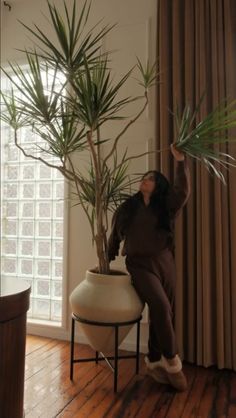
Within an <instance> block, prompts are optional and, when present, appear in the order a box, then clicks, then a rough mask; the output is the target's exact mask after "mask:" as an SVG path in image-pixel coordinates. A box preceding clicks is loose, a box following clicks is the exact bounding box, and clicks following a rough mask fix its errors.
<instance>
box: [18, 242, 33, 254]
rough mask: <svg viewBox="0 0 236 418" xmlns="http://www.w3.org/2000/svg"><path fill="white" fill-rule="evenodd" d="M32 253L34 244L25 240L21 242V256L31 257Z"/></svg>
mask: <svg viewBox="0 0 236 418" xmlns="http://www.w3.org/2000/svg"><path fill="white" fill-rule="evenodd" d="M33 251H34V242H33V241H30V240H27V241H21V255H30V256H33Z"/></svg>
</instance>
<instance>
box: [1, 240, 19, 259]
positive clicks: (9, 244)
mask: <svg viewBox="0 0 236 418" xmlns="http://www.w3.org/2000/svg"><path fill="white" fill-rule="evenodd" d="M16 249H17V241H16V240H14V239H4V240H3V244H2V250H3V254H12V255H16Z"/></svg>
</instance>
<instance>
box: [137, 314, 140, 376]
mask: <svg viewBox="0 0 236 418" xmlns="http://www.w3.org/2000/svg"><path fill="white" fill-rule="evenodd" d="M139 344H140V321H138V322H137V344H136V374H138V373H139Z"/></svg>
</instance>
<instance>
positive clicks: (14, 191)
mask: <svg viewBox="0 0 236 418" xmlns="http://www.w3.org/2000/svg"><path fill="white" fill-rule="evenodd" d="M4 195H5V196H6V197H7V199H17V197H18V186H17V184H7V185H6V192H5V193H4Z"/></svg>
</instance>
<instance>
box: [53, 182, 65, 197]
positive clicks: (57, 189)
mask: <svg viewBox="0 0 236 418" xmlns="http://www.w3.org/2000/svg"><path fill="white" fill-rule="evenodd" d="M54 197H55V199H63V198H64V184H63V183H62V182H60V183H56V184H55V185H54Z"/></svg>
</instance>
